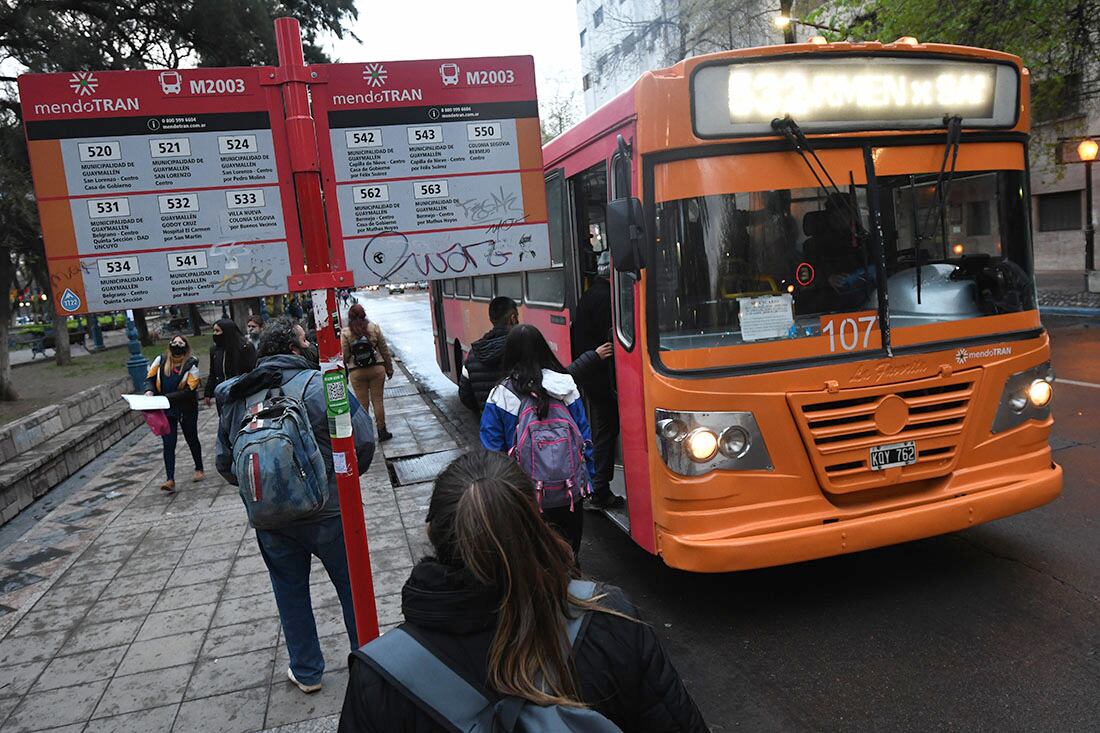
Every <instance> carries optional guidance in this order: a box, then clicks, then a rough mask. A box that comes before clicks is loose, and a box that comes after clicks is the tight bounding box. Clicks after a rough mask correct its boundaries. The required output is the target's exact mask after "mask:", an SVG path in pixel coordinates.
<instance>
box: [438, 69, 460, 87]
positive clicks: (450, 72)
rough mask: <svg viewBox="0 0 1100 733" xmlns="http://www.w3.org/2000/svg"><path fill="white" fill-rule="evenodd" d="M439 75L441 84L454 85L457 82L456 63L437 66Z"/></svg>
mask: <svg viewBox="0 0 1100 733" xmlns="http://www.w3.org/2000/svg"><path fill="white" fill-rule="evenodd" d="M439 76H440V77H441V78H442V79H443V86H445V87H453V86H455V85H456V84H458V64H443V65H442V66H440V67H439Z"/></svg>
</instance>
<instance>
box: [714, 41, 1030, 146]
mask: <svg viewBox="0 0 1100 733" xmlns="http://www.w3.org/2000/svg"><path fill="white" fill-rule="evenodd" d="M1018 96H1019V76H1018V74H1017V70H1016V67H1015V66H1013V65H1011V64H1007V63H992V62H972V61H955V60H944V59H930V58H898V57H893V56H886V57H883V56H876V57H875V58H874V59H871V58H868V57H866V56H848V57H839V58H829V59H817V58H813V59H802V60H790V59H788V60H770V59H769V60H765V61H753V62H737V61H735V62H732V63H723V64H714V65H708V66H703V67H701V68H700V69H699V70H697V71H696V73H695V75H694V77H693V80H692V99H693V102H692V104H693V105H694V121H695V131H696V134H697V135H699V136H700V137H729V136H734V135H751V134H771V133H772V129H771V122H772V120H774V119H776V118H782V117H784V116H787V115H790V116H791V117H792V118H793V119H794V120H795V121H796V122H797V123H798V124H799V126H800V127H802V129H804V130H806V131H807V132H811V131H821V132H825V131H827V132H840V131H854V130H872V129H885V128H890V129H898V128H908V129H926V128H931V127H942V126H943V118H944V116H945V115H946V116H955V115H958V116H960V117H961V118H962V119H963V124H964V125H965V126H968V127H1011V126H1012V125H1014V124H1015V122H1016V113H1017V103H1018Z"/></svg>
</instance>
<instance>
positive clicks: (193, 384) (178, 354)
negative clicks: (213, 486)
mask: <svg viewBox="0 0 1100 733" xmlns="http://www.w3.org/2000/svg"><path fill="white" fill-rule="evenodd" d="M198 393H199V360H198V359H196V358H195V356H194V355H193V354H192V353H191V344H190V343H189V342H188V341H187V339H186V338H185V337H184V336H182V335H180V334H177V335H175V336H173V337H172V338H171V340H169V342H168V350H167V351H165V352H164V354H163V355H161V356H158V357H157V358H155V359H153V363H152V364H150V365H149V372H148V374H147V375H146V378H145V394H147V395H162V396H164V397H167V398H168V404H169V408H168V410H167V411H166V414H167V416H168V425H169V426H170V427H171V430H170V431H169V433H168V434H167V435H163V436H161V440H162V441H163V442H164V471H165V473H166V474H167V476H166V480H165V482H164V483H163V484H161V487H160V488H161V491H167V492H173V491H175V490H176V440H177V438H178V437H179V432H180V429H182V430H183V437H184V439H185V440H186V441H187V447H188V448H190V449H191V458H192V459H193V460H194V461H195V474H194V480H195V481H202V480H203V478H205V474H204V473H203V469H202V444H200V443H199V397H198Z"/></svg>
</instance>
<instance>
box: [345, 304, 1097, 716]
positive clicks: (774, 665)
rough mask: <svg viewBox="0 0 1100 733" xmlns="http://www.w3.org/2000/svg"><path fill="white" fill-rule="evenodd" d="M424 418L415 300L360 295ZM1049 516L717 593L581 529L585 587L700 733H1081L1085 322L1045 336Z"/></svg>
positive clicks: (422, 343)
mask: <svg viewBox="0 0 1100 733" xmlns="http://www.w3.org/2000/svg"><path fill="white" fill-rule="evenodd" d="M360 297H361V298H362V302H363V303H364V305H365V306H366V308H367V313H368V315H369V317H370V318H372V319H373V320H376V321H377V322H378V323H380V324H381V325H382V327H383V329H384V330H385V332H386V334H387V336H388V338H389V339H390V341H391V343H392V344H393V345H394V346H395V347H396V349H397V351H398V352H399V353H400V355H401V356H402V358H403V359H404V361H405V364H406V367H407V368H408V369H409V371H410V372H411V373H412V374H413V375H414V376H415V377H416V378H417V379H418V380H420V381H421V383H422V384H423V385H424V386H425V387H426V388H428V389H429V390H431V391H432V392H434V393H436V396H435V399H434V404H435V405H436V406H437V408H438V409H439V410H440V411H441V412H442V413H444V414H445V415H447V416H448V417H449V418H451V420H452V422H457V423H459V424H461V425H463V426H464V427H465V432H466V434H468V435H471V436H474V437H473V439H475V440H476V432H474V431H475V430H476V426H475V424H474V422H473V420H472V418H470V417H469V415H468V414H466V413H465V412H464V410H463V408H462V407H461V406H460V405H459V404H458V400H457V395H456V389H455V387H454V385H453V384H451V383H450V381H448V380H447V378H446V377H444V376H443V375H441V374H440V372H439V370H438V367H437V366H436V363H435V355H434V350H433V345H432V343H431V339H430V338H429V337H428V336H427V333H428V329H429V328H430V316H429V311H428V305H427V297H426V296H425V295H424V294H411V293H410V294H405V295H394V296H385V295H382V294H370V295H361V296H360ZM1045 323H1046V325H1047V326H1048V328H1049V329H1050V332H1051V335H1052V340H1053V348H1054V366H1055V369H1056V370H1057V373H1058V377H1059V380H1060V382H1061V383H1060V384H1058V385H1056V389H1055V398H1054V414H1055V426H1054V438H1053V440H1052V444H1053V445H1054V447H1055V449H1056V450H1055V459H1056V460H1057V461H1058V462H1059V463H1060V464H1061V465H1062V466H1063V468H1064V469H1065V488H1064V491H1063V494H1062V496H1061V498H1059V499H1058V500H1057V501H1055V502H1053V503H1051V504H1049V505H1047V506H1044V507H1042V508H1039V509H1037V510H1034V511H1031V512H1028V513H1026V514H1022V515H1018V516H1015V517H1011V518H1008V519H1003V520H1000V521H997V522H993V523H990V524H986V525H982V526H979V527H976V528H974V529H970V530H967V531H965V532H959V533H955V534H950V535H945V536H941V537H936V538H932V539H928V540H923V541H919V542H911V543H908V544H904V545H899V546H894V547H887V548H883V549H879V550H872V551H867V552H860V553H855V554H852V555H847V556H843V557H835V558H829V559H824V560H818V561H814V562H807V563H801V564H798V565H792V566H786V567H779V568H771V569H766V570H757V571H750V572H741V573H729V574H722V575H695V574H690V573H684V572H680V571H675V570H671V569H669V568H667V567H665V566H664V565H663V564H662V563H661V562H660V560H658V559H656V558H654V557H652V556H650V555H649V554H647V553H646V552H644V551H643V550H641V549H639V548H638V547H637V546H635V545H634V544H633V543H632V542H630V541H629V539H628V538H627V537H625V536H624V535H623V534H621V533H620V532H619V530H618V529H616V528H615V527H614V526H613V525H612V524H611V523H610V522H609V521H607V520H606V519H604V518H603V517H600V516H595V515H592V514H589V515H588V517H587V518H588V519H590V521H587V522H586V526H585V540H584V547H583V550H582V557H583V561H584V568H585V571H586V572H587V573H588V574H590V575H591V576H593V577H595V578H597V579H599V580H601V581H605V582H609V583H614V584H616V585H619V586H621V587H622V588H623V589H624V590H625V591H626V592H627V593H628V595H629V596H630V597H631V598H632V599H633V600H634V601H635V603H637V604H638V605H639V606H640V607H641V608H642V610H643V613H644V615H645V619H646V621H648V622H649V623H651V624H652V625H653V626H654V627H655V628H656V629H657V631H658V632H659V633H660V635H661V637H662V638H663V639H664V642H665V645H666V648H667V649H668V651H669V653H670V654H671V655H672V658H673V660H674V662H675V664H676V666H677V667H678V668H679V670H680V672H681V674H682V675H683V677H684V679H685V680H686V682H687V685H688V687H689V689H690V690H691V692H692V694H693V695H694V696H695V699H696V701H697V702H698V704H699V706H700V708H701V709H702V711H703V713H704V715H705V716H706V718H707V720H708V722H709V723H710V724H711V726H712V728H713V730H715V731H728V730H733V729H745V730H752V731H772V730H775V731H778V730H796V729H797V730H997V731H1005V730H1058V731H1078V730H1096V726H1097V721H1098V720H1100V696H1098V695H1097V689H1098V685H1100V653H1098V649H1100V559H1098V558H1100V554H1098V553H1097V552H1096V542H1097V519H1098V517H1100V498H1098V497H1100V458H1098V457H1097V453H1096V447H1097V442H1098V441H1100V435H1098V434H1097V425H1098V422H1097V415H1098V414H1100V321H1095V320H1093V321H1090V320H1087V319H1081V318H1047V319H1045Z"/></svg>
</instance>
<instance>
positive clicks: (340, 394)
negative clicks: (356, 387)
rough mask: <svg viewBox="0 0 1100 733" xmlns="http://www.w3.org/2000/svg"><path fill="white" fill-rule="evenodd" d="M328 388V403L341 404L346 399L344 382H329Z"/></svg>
mask: <svg viewBox="0 0 1100 733" xmlns="http://www.w3.org/2000/svg"><path fill="white" fill-rule="evenodd" d="M325 387H327V388H328V401H329V402H340V401H341V400H343V399H344V383H343V382H329V383H328V384H326V385H325Z"/></svg>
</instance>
